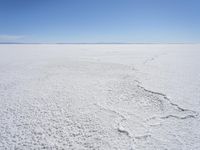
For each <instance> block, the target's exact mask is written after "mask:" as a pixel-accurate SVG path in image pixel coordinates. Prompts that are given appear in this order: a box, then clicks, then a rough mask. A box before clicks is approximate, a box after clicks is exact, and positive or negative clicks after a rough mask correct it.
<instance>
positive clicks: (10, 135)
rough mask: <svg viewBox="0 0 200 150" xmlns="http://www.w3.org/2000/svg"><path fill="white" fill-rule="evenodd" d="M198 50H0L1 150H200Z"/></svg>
mask: <svg viewBox="0 0 200 150" xmlns="http://www.w3.org/2000/svg"><path fill="white" fill-rule="evenodd" d="M199 113H200V45H198V44H193V45H192V44H190V45H189V44H127V45H125V44H124V45H123V44H122V45H119V44H116V45H114V44H113V45H111V44H110V45H109V44H105V45H103V44H99V45H95V44H91V45H87V44H82V45H81V44H77V45H70V44H69V45H56V44H55V45H42V44H38V45H0V149H120V150H121V149H127V150H130V149H137V150H138V149H141V150H143V149H146V150H151V149H152V150H155V149H159V150H162V149H163V150H164V149H169V150H179V149H180V150H189V149H191V150H199V149H200V130H199V129H200V117H199Z"/></svg>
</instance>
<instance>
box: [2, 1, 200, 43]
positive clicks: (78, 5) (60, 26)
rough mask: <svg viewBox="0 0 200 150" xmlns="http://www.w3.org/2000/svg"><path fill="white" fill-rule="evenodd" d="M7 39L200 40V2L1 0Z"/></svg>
mask: <svg viewBox="0 0 200 150" xmlns="http://www.w3.org/2000/svg"><path fill="white" fill-rule="evenodd" d="M6 41H7V42H49V43H50V42H53V43H54V42H69V43H70V42H159V43H162V42H165V43H166V42H200V1H199V0H1V1H0V42H6Z"/></svg>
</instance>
